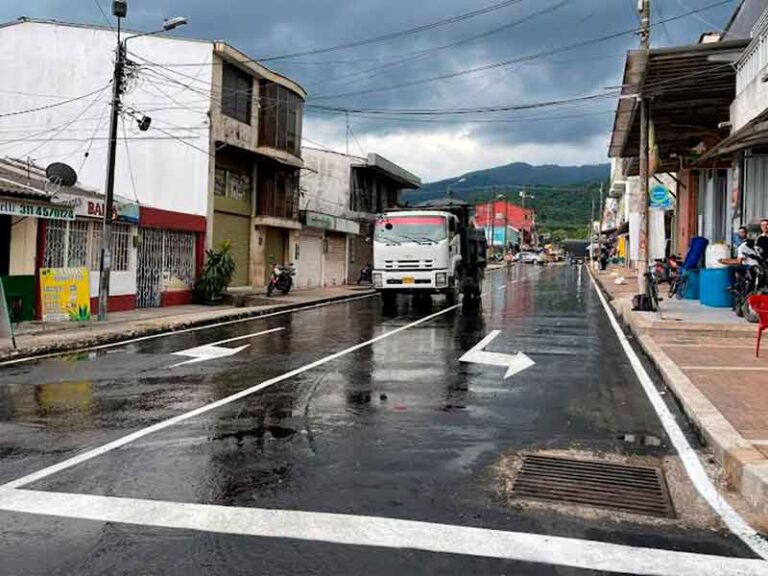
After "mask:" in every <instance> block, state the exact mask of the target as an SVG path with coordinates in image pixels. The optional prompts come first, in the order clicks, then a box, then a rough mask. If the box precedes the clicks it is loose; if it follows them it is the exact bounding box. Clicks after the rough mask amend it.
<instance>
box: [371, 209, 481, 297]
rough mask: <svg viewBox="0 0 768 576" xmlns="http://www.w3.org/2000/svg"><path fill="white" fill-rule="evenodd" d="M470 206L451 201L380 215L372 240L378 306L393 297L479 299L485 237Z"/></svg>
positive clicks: (374, 281) (374, 282)
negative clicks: (417, 296)
mask: <svg viewBox="0 0 768 576" xmlns="http://www.w3.org/2000/svg"><path fill="white" fill-rule="evenodd" d="M472 212H473V209H472V206H471V205H470V204H467V203H466V202H462V201H460V200H454V199H452V198H446V199H444V200H433V201H430V202H426V203H424V204H420V205H419V206H416V207H414V208H408V209H398V210H393V211H389V212H386V213H384V214H380V215H379V216H378V218H377V222H376V229H375V234H374V238H373V284H374V287H375V288H376V290H377V291H378V292H379V293H380V294H381V296H382V298H383V300H384V304H385V305H391V304H392V303H394V301H395V299H396V297H397V295H398V294H414V295H424V296H428V295H433V294H444V295H445V296H446V297H447V298H448V300H449V301H450V302H456V301H457V299H458V296H459V294H460V293H463V294H464V301H465V302H469V301H477V300H479V298H480V294H481V292H482V286H483V278H484V276H485V265H486V238H485V233H484V231H483V229H482V228H477V227H475V223H474V218H473V214H472Z"/></svg>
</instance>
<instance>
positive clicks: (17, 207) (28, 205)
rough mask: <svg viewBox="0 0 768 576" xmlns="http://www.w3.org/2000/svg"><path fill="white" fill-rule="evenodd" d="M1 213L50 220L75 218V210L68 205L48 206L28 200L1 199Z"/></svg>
mask: <svg viewBox="0 0 768 576" xmlns="http://www.w3.org/2000/svg"><path fill="white" fill-rule="evenodd" d="M0 214H7V215H9V216H20V217H28V218H48V219H50V220H74V219H75V211H74V209H73V208H71V207H68V206H48V205H45V204H37V203H36V202H27V201H26V200H9V199H2V200H0Z"/></svg>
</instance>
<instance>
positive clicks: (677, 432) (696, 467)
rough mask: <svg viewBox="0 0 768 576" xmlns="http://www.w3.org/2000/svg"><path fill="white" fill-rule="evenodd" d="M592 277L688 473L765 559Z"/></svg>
mask: <svg viewBox="0 0 768 576" xmlns="http://www.w3.org/2000/svg"><path fill="white" fill-rule="evenodd" d="M589 277H590V278H591V280H592V285H593V286H594V288H595V291H596V292H597V295H598V297H599V298H600V302H601V303H602V305H603V308H604V309H605V313H606V314H607V315H608V319H609V320H610V322H611V326H613V330H614V332H616V336H617V337H618V339H619V342H621V346H622V348H623V349H624V353H625V354H626V355H627V358H629V362H630V364H631V365H632V369H633V370H634V372H635V375H636V376H637V379H638V380H639V381H640V384H641V385H642V387H643V390H645V394H646V395H647V396H648V400H650V402H651V405H652V406H653V408H654V410H656V414H657V415H658V417H659V420H661V424H662V426H664V430H665V431H666V433H667V436H669V439H670V440H671V441H672V444H673V445H674V446H675V450H677V453H678V455H679V456H680V460H681V461H682V463H683V466H684V467H685V471H686V472H687V473H688V477H689V478H690V479H691V482H692V483H693V485H694V487H695V488H696V490H697V491H698V493H699V494H700V495H701V497H702V498H704V500H706V502H707V503H708V504H709V505H710V506H711V507H712V509H713V510H714V511H715V512H716V513H717V514H719V515H720V517H721V518H722V519H723V521H724V522H725V524H726V526H728V528H730V530H731V532H733V533H734V534H736V536H738V537H739V538H741V540H742V541H743V542H744V543H745V544H746V545H747V546H749V547H750V548H751V549H752V550H753V551H754V552H755V554H757V555H758V556H760V557H761V558H763V559H764V560H768V542H767V541H766V540H764V539H763V538H762V537H761V536H760V534H758V533H757V531H755V530H754V529H753V528H752V527H751V526H750V525H749V524H748V523H747V521H746V520H744V518H742V517H741V515H739V513H738V512H736V510H734V509H733V508H732V507H731V505H730V504H728V502H727V501H726V500H725V499H724V498H723V497H722V496H720V493H719V492H718V491H717V489H716V488H715V487H714V485H713V484H712V482H711V481H710V479H709V476H707V473H706V472H705V470H704V467H703V466H702V465H701V461H700V460H699V457H698V455H697V454H696V451H695V450H694V449H693V448H692V447H691V445H690V443H689V442H688V439H687V438H686V437H685V434H683V431H682V430H681V428H680V426H679V424H678V423H677V420H675V417H674V415H673V414H672V412H671V411H670V410H669V408H668V407H667V405H666V404H665V403H664V400H663V399H662V397H661V394H659V391H658V390H656V387H655V386H654V384H653V381H652V380H651V377H650V376H649V375H648V372H646V370H645V368H644V367H643V364H642V362H641V361H640V358H639V357H638V356H637V354H636V353H635V351H634V350H633V349H632V346H631V345H630V343H629V340H627V337H626V336H625V335H624V332H623V331H622V330H621V326H619V323H618V321H617V320H616V317H615V316H614V314H613V311H612V310H611V308H610V306H609V305H608V302H607V301H606V300H605V296H603V293H602V291H601V290H600V287H599V286H598V285H597V282H596V281H595V279H594V277H593V276H592V275H591V274H590V275H589ZM763 570H764V572H765V573H766V574H768V565H766V566H765V568H764V569H763Z"/></svg>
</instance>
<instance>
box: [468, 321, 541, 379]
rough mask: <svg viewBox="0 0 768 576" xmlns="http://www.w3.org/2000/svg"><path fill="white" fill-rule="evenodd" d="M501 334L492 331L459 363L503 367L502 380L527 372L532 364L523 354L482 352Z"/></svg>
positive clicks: (499, 331)
mask: <svg viewBox="0 0 768 576" xmlns="http://www.w3.org/2000/svg"><path fill="white" fill-rule="evenodd" d="M499 334H501V330H493V331H492V332H491V333H490V334H488V336H486V337H485V338H483V339H482V340H481V341H480V342H478V343H477V345H476V346H475V347H474V348H472V350H470V351H469V352H467V353H466V354H464V356H462V357H461V358H459V362H468V363H472V364H487V365H489V366H504V367H505V368H507V373H506V374H504V380H506V379H507V378H509V377H510V376H514V375H515V374H517V373H518V372H522V371H523V370H527V369H528V368H530V367H531V366H533V365H534V364H536V363H535V362H534V361H533V360H531V359H530V358H529V357H528V356H526V355H525V354H524V353H523V352H518V353H517V354H515V355H511V354H502V353H500V352H486V351H485V350H483V348H485V347H486V346H488V344H490V343H491V342H493V340H494V338H496V336H498V335H499Z"/></svg>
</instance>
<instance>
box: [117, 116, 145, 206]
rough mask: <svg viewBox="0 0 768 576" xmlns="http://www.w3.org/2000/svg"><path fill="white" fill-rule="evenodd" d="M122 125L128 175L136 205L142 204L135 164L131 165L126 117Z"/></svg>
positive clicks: (122, 118) (121, 121) (122, 120)
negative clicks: (137, 190) (134, 173)
mask: <svg viewBox="0 0 768 576" xmlns="http://www.w3.org/2000/svg"><path fill="white" fill-rule="evenodd" d="M120 123H121V124H122V127H123V142H125V156H126V158H127V159H128V173H129V174H130V176H131V188H133V197H134V198H136V203H137V204H141V202H140V201H139V195H138V194H137V193H136V179H135V178H134V176H133V164H132V163H131V151H130V149H129V148H128V131H127V130H126V129H125V116H120Z"/></svg>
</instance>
